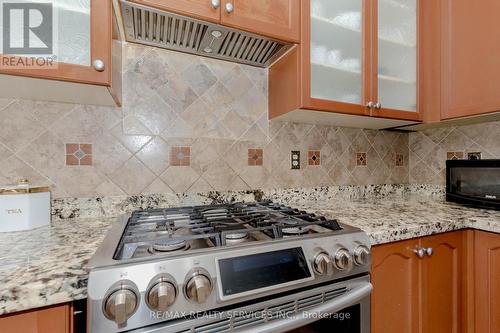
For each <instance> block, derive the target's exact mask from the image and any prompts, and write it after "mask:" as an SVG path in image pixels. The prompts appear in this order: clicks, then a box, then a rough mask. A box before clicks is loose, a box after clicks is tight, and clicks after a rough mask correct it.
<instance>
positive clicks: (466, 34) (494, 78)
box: [441, 0, 500, 119]
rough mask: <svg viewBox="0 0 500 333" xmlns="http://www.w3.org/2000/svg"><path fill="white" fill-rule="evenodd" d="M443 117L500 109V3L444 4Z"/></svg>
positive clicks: (454, 0)
mask: <svg viewBox="0 0 500 333" xmlns="http://www.w3.org/2000/svg"><path fill="white" fill-rule="evenodd" d="M441 12H442V17H441V23H442V25H441V27H442V31H441V63H442V70H441V98H442V99H441V117H442V118H443V119H450V118H457V117H464V116H472V115H477V114H482V113H487V112H493V111H499V110H500V94H499V91H500V57H499V56H498V54H499V53H500V43H499V42H498V41H499V40H500V25H499V24H498V13H499V12H500V1H497V0H477V1H469V0H443V1H441Z"/></svg>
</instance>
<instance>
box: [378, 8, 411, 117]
mask: <svg viewBox="0 0 500 333" xmlns="http://www.w3.org/2000/svg"><path fill="white" fill-rule="evenodd" d="M378 101H379V102H380V103H381V104H382V107H384V108H389V109H398V110H405V111H416V109H417V0H378Z"/></svg>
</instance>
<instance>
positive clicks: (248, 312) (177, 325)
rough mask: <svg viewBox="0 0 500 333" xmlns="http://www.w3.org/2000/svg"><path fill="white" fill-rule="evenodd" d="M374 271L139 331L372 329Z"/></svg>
mask: <svg viewBox="0 0 500 333" xmlns="http://www.w3.org/2000/svg"><path fill="white" fill-rule="evenodd" d="M371 291H372V285H371V283H370V277H369V276H368V275H365V276H361V277H358V278H355V279H350V280H347V281H343V282H337V283H333V284H328V285H323V286H321V287H317V286H312V287H311V289H306V290H300V291H296V292H290V293H287V294H286V295H279V296H277V297H276V298H273V299H267V300H263V301H261V302H259V301H257V302H256V303H254V304H246V305H245V306H241V307H238V305H236V306H235V307H234V308H230V309H227V308H225V309H224V310H223V311H220V312H218V311H214V313H212V314H211V315H208V316H207V315H206V314H203V315H201V316H199V315H197V316H193V317H191V318H185V319H179V320H173V321H167V322H163V323H160V324H156V325H153V326H148V327H144V328H142V329H137V330H134V331H133V332H134V333H188V332H203V333H223V332H231V333H256V332H259V333H281V332H291V333H316V332H325V333H330V332H335V333H344V332H345V333H370V294H371Z"/></svg>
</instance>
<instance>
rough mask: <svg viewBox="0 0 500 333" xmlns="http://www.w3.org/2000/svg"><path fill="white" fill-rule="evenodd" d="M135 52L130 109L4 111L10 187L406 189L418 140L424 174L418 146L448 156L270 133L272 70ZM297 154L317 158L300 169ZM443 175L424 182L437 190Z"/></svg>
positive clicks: (428, 139) (0, 160)
mask: <svg viewBox="0 0 500 333" xmlns="http://www.w3.org/2000/svg"><path fill="white" fill-rule="evenodd" d="M123 52H124V53H123V56H124V63H123V66H124V67H123V90H124V91H123V94H124V95H123V100H124V101H123V107H122V108H113V107H98V106H88V105H74V104H62V103H48V102H41V101H27V100H9V99H2V100H0V124H1V128H2V130H1V131H0V184H8V183H13V182H15V181H17V180H18V179H20V178H28V179H30V180H31V182H33V183H35V184H48V185H51V187H52V190H53V197H54V198H61V197H88V196H100V195H104V196H113V195H125V194H127V195H134V194H140V193H171V192H185V191H188V192H203V191H209V190H248V189H272V188H290V187H313V186H327V185H368V184H400V183H408V181H409V178H408V177H409V174H410V172H409V169H408V167H409V166H408V161H410V164H411V163H413V164H412V166H413V168H415V159H414V158H413V159H412V158H410V156H409V150H408V146H409V141H408V140H409V138H410V139H411V142H412V144H413V147H412V153H411V154H412V156H413V155H415V156H417V152H419V153H420V154H422V155H424V156H420V155H418V156H419V160H418V162H417V164H421V163H422V162H421V161H420V160H422V159H424V160H425V165H426V166H425V167H423V168H430V166H429V164H430V163H431V162H430V160H429V159H428V158H429V156H428V154H427V153H425V154H424V152H423V151H420V150H425V149H426V147H427V146H425V147H422V148H421V149H420V150H419V149H418V148H416V147H415V139H416V138H417V136H418V139H419V140H424V141H425V142H424V144H428V145H431V146H433V147H435V146H439V145H438V144H436V143H434V141H433V140H435V139H436V138H435V137H434V136H432V135H430V134H429V135H427V134H422V135H420V134H411V135H410V136H408V134H404V133H397V132H388V131H374V130H361V129H352V128H339V127H328V126H316V125H308V124H295V123H284V122H277V121H272V122H269V121H268V120H267V71H266V70H265V69H259V68H254V67H250V66H245V65H238V64H234V63H228V62H224V61H219V60H212V59H209V58H200V57H196V56H192V55H187V54H182V53H176V52H172V51H166V50H160V49H153V48H147V47H142V46H135V45H125V46H124V50H123ZM454 131H458V130H454ZM497 132H498V129H497ZM460 133H461V132H460ZM497 142H498V141H497ZM82 147H83V148H82ZM469 148H470V149H473V150H474V151H483V150H481V149H479V147H478V148H476V147H474V146H471V147H464V148H463V150H464V151H466V150H469ZM443 149H445V148H444V147H443ZM457 149H458V148H457ZM457 149H455V150H457ZM291 151H300V152H301V155H302V156H303V157H305V158H302V159H301V161H300V169H293V170H292V169H291V162H290V156H291V155H290V154H291ZM426 152H427V151H426ZM429 152H430V151H429ZM483 154H486V155H487V154H488V152H487V151H486V149H485V150H484V151H483ZM359 156H362V159H363V160H362V163H361V164H362V167H359V166H358V164H359V161H360V159H359ZM433 167H434V166H433ZM435 167H436V168H437V165H436V166H435ZM438 171H439V170H436V172H435V171H434V170H433V171H432V174H433V175H434V176H435V178H432V177H428V178H425V177H421V178H418V177H415V170H413V174H412V176H413V177H412V179H414V180H418V181H420V180H426V181H435V180H437V178H438V177H437V173H438ZM420 173H421V172H420ZM428 173H429V172H428ZM417 175H418V173H417Z"/></svg>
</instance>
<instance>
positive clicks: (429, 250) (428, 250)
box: [425, 247, 434, 257]
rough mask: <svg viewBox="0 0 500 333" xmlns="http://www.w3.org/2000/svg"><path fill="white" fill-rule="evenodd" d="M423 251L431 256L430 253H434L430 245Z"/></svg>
mask: <svg viewBox="0 0 500 333" xmlns="http://www.w3.org/2000/svg"><path fill="white" fill-rule="evenodd" d="M425 252H426V253H427V255H428V256H429V257H432V255H433V254H434V250H433V249H432V247H429V248H427V249H426V250H425Z"/></svg>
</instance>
